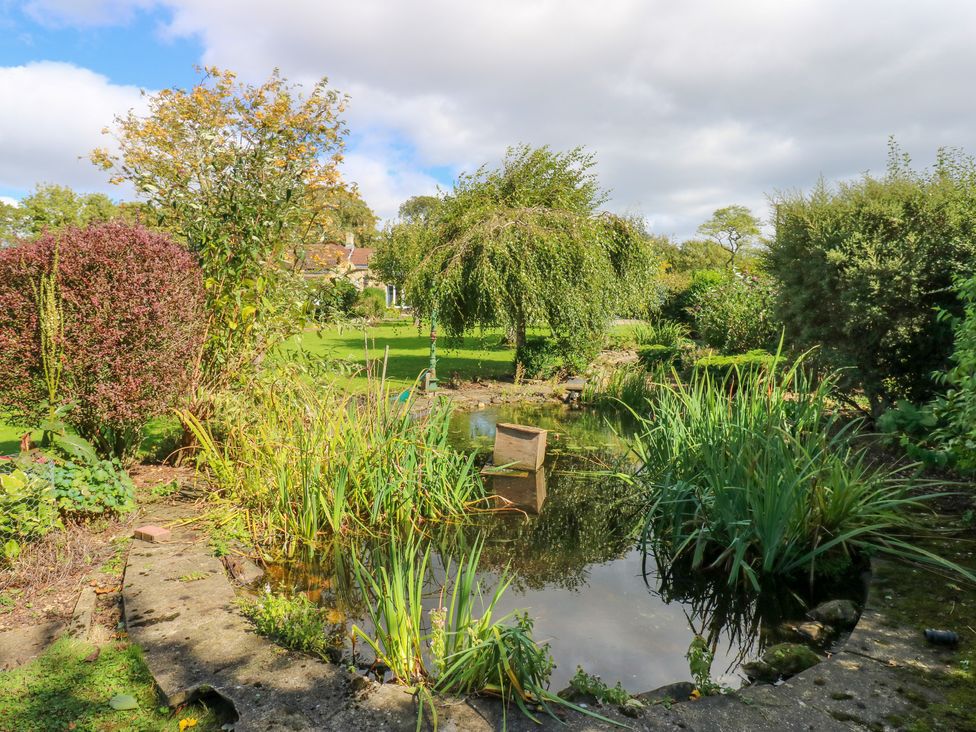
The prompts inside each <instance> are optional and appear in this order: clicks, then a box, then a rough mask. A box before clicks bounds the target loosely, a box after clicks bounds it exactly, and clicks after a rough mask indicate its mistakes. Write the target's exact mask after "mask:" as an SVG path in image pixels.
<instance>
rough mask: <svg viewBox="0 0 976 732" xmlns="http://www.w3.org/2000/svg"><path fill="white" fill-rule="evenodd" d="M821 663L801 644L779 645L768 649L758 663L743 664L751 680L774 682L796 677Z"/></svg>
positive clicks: (815, 655)
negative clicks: (782, 678)
mask: <svg viewBox="0 0 976 732" xmlns="http://www.w3.org/2000/svg"><path fill="white" fill-rule="evenodd" d="M818 663H820V656H818V655H817V654H816V653H814V652H813V651H812V650H810V649H809V648H807V647H806V646H804V645H801V644H800V643H778V644H777V645H775V646H772V647H771V648H767V649H766V652H765V653H764V654H763V655H762V658H761V659H760V660H758V661H749V662H748V663H744V664H742V670H743V671H744V672H745V673H746V674H747V675H748V676H749V678H751V679H755V680H757V681H767V682H773V681H776V680H777V679H779V678H781V677H786V676H795V675H796V674H798V673H800V672H801V671H806V670H807V669H808V668H811V667H813V666H816V665H817V664H818Z"/></svg>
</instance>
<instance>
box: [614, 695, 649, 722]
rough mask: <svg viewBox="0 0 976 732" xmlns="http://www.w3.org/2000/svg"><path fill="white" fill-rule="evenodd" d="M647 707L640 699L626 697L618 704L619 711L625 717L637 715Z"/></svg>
mask: <svg viewBox="0 0 976 732" xmlns="http://www.w3.org/2000/svg"><path fill="white" fill-rule="evenodd" d="M646 708H647V707H646V706H645V705H644V702H642V701H641V700H640V699H628V700H627V701H625V702H624V703H623V704H621V705H620V711H621V712H622V713H623V714H624V715H625V716H627V717H635V718H636V717H639V716H641V715H642V714H643V713H644V710H645V709H646Z"/></svg>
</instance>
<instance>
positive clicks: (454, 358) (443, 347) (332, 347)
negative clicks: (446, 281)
mask: <svg viewBox="0 0 976 732" xmlns="http://www.w3.org/2000/svg"><path fill="white" fill-rule="evenodd" d="M502 340H503V333H502V331H501V330H500V329H491V330H486V331H484V332H483V333H479V334H476V335H473V336H468V337H466V338H464V339H463V340H462V341H461V342H460V343H458V342H456V341H455V342H451V341H450V340H448V339H447V338H446V337H444V336H443V335H441V336H440V337H439V338H438V340H437V375H438V377H439V378H440V379H441V380H442V381H443V380H446V379H448V378H450V376H451V375H452V374H454V373H457V374H458V376H459V377H460V378H461V379H463V380H471V379H473V378H475V377H481V378H487V379H498V378H502V377H505V376H509V375H511V373H512V356H513V350H512V349H511V348H509V347H508V346H505V345H503V343H502ZM387 346H389V348H390V355H389V359H388V361H387V368H386V375H387V379H388V380H389V381H391V382H393V383H394V384H395V385H397V386H403V387H407V386H410V385H411V384H413V382H414V380H415V379H416V378H417V377H418V376H419V375H420V373H421V372H422V371H423V370H424V369H425V368H427V365H428V362H429V360H430V331H429V330H428V331H421V332H420V333H419V334H418V332H417V328H416V327H415V326H414V325H413V324H412V322H411V321H409V320H403V321H396V322H383V323H379V324H377V325H375V326H372V327H370V328H368V329H367V330H366V331H365V332H364V331H363V330H361V329H359V328H354V327H346V328H343V329H341V330H340V329H339V328H335V327H333V328H328V329H325V330H323V331H321V333H320V332H319V331H308V332H306V333H304V334H302V335H301V336H297V337H295V338H293V339H292V340H291V341H289V342H288V343H287V344H286V346H285V352H286V353H294V352H295V351H297V350H299V349H302V350H304V351H305V352H306V353H308V354H310V355H313V356H325V357H327V358H333V359H342V360H343V361H348V362H350V363H353V364H356V365H359V366H364V365H365V364H366V359H367V354H368V358H369V360H370V361H380V362H381V361H382V359H383V353H384V349H385V348H386V347H387ZM381 368H382V366H381V365H380V366H378V372H379V370H380V369H381ZM338 381H339V383H340V385H342V386H343V387H344V388H346V389H349V390H350V391H363V390H364V389H365V388H366V378H365V374H358V375H356V376H340V377H338Z"/></svg>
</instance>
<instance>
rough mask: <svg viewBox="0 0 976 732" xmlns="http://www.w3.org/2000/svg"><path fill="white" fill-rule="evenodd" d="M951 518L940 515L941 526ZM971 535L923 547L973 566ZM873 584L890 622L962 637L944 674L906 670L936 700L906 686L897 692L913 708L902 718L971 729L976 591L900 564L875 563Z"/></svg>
mask: <svg viewBox="0 0 976 732" xmlns="http://www.w3.org/2000/svg"><path fill="white" fill-rule="evenodd" d="M949 523H952V519H951V518H947V517H939V521H938V524H939V525H940V526H943V527H944V526H946V525H947V524H949ZM971 543H972V542H971V537H970V536H965V537H962V536H960V537H954V538H953V539H949V540H943V541H940V542H929V543H928V544H926V548H927V549H929V550H931V551H934V552H936V553H938V554H939V555H941V556H944V557H945V558H946V559H949V560H951V561H954V562H956V563H957V564H960V565H961V566H963V567H966V568H967V569H970V570H971V569H972V568H973V567H974V566H976V560H974V559H973V557H972V556H971V555H970V547H971ZM875 586H876V587H878V588H880V591H879V592H878V596H877V598H876V602H875V604H876V605H880V607H879V609H881V610H882V612H883V614H884V615H885V617H886V618H887V620H888V621H889V622H890V623H891V624H892V625H895V626H901V627H908V628H913V629H915V630H917V631H918V633H919V634H920V635H921V633H922V631H923V630H924V629H926V628H943V629H948V630H955V631H956V632H958V633H959V634H960V636H962V638H963V642H962V643H961V644H960V647H959V649H958V650H955V651H948V652H947V654H948V657H947V661H948V663H949V666H950V668H951V670H950V671H949V672H948V673H943V672H930V673H921V672H919V670H918V669H911V670H907V669H906V670H905V671H904V673H905V674H906V682H907V681H911V682H913V683H915V684H918V683H921V684H922V685H923V686H924V687H926V688H928V689H930V690H931V691H933V692H934V695H935V696H936V697H937V698H938V701H934V702H933V701H930V700H929V699H927V698H925V697H924V696H922V695H920V694H918V693H913V692H912V691H910V690H909V689H907V688H902V689H899V693H900V694H901V696H903V697H904V698H905V699H907V700H908V701H910V702H911V703H912V704H913V707H914V710H915V711H913V712H909V713H907V714H906V715H904V716H905V719H904V724H905V728H906V729H908V730H911V731H912V732H942V731H943V730H945V731H947V732H948V731H949V730H953V731H956V730H959V731H960V732H963V731H966V730H970V731H972V732H976V674H974V670H976V648H974V645H976V635H973V632H972V631H971V630H970V628H976V590H974V589H973V588H972V587H970V586H968V585H964V584H963V583H962V582H960V581H959V580H957V579H955V578H952V577H945V576H942V575H939V574H935V573H933V572H930V571H928V570H925V569H920V568H917V567H912V566H909V565H905V564H900V563H889V562H885V563H881V564H879V565H877V568H876V575H875Z"/></svg>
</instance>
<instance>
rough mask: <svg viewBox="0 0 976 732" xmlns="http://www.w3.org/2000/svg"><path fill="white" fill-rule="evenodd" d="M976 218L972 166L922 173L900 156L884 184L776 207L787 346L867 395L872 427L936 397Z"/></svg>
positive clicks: (821, 187)
mask: <svg viewBox="0 0 976 732" xmlns="http://www.w3.org/2000/svg"><path fill="white" fill-rule="evenodd" d="M974 211H976V165H974V163H973V160H972V159H971V158H969V157H968V156H964V155H962V154H961V153H959V152H957V151H952V150H941V151H940V152H939V154H938V157H937V160H936V164H935V166H934V168H932V169H931V170H929V171H922V172H919V171H915V170H913V169H912V168H911V167H910V163H909V161H908V160H907V158H906V157H905V156H903V155H901V153H900V151H899V150H898V148H897V147H896V146H894V144H892V148H891V152H890V156H889V163H888V171H887V173H886V175H885V176H884V177H883V178H872V177H870V176H865V177H864V178H863V179H861V180H858V181H855V182H852V183H843V184H840V185H838V186H837V187H836V188H830V187H828V186H827V184H826V183H823V182H821V183H819V184H818V185H817V186H816V187H815V188H814V189H813V190H812V191H811V192H810V193H809V194H808V195H800V194H793V195H789V196H785V197H782V198H780V199H779V200H777V201H776V220H775V224H776V236H775V238H774V239H773V240H772V241H771V242H770V244H769V254H768V257H767V259H768V267H769V271H770V273H771V274H772V275H773V276H774V277H775V278H776V280H777V281H778V283H779V290H778V292H779V294H778V303H777V308H778V313H779V316H780V318H781V319H782V321H783V323H784V324H785V326H786V331H787V333H786V335H787V340H788V342H789V343H791V344H794V345H795V346H796V347H798V348H806V347H810V346H819V347H820V350H819V356H818V357H819V358H821V359H822V360H823V361H825V362H826V363H827V364H829V365H830V366H831V367H833V368H843V369H848V370H846V371H844V372H842V381H841V385H842V386H845V387H848V388H850V387H860V388H863V390H864V393H865V395H866V396H867V397H868V399H869V400H870V402H871V407H872V411H873V413H874V415H875V416H877V415H878V414H880V413H881V412H882V411H883V410H884V408H885V407H887V406H890V405H891V404H893V403H894V402H895V401H896V400H898V399H908V400H909V401H913V402H916V403H918V402H919V401H922V400H924V399H926V398H928V397H930V396H931V395H932V394H933V393H935V392H936V391H937V386H938V385H937V383H936V382H935V380H934V379H933V378H932V375H933V374H934V373H936V372H939V371H942V370H944V369H945V367H946V365H947V362H948V358H949V354H950V352H951V348H952V331H951V325H950V322H949V321H948V320H946V319H945V318H940V317H939V316H938V312H939V311H940V310H944V311H948V312H949V313H952V314H953V315H958V314H960V313H961V309H962V307H961V304H960V303H959V301H958V300H957V298H956V296H955V293H954V292H953V283H954V281H955V280H956V279H958V278H960V277H965V276H970V275H972V274H973V263H974V262H976V232H974V228H973V221H974V216H973V212H974Z"/></svg>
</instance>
